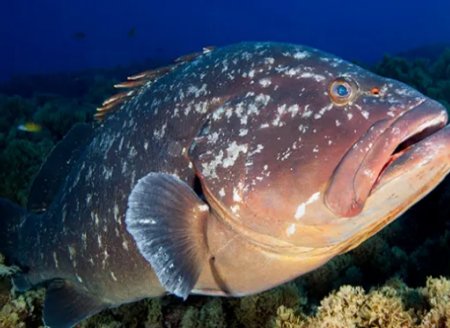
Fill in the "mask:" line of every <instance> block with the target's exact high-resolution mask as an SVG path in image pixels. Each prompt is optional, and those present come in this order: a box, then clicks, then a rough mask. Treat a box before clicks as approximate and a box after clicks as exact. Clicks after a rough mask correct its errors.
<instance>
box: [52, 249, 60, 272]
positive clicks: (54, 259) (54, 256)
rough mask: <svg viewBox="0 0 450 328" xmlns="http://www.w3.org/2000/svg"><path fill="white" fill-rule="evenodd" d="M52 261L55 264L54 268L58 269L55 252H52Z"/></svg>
mask: <svg viewBox="0 0 450 328" xmlns="http://www.w3.org/2000/svg"><path fill="white" fill-rule="evenodd" d="M53 261H54V262H55V268H56V269H58V268H59V262H58V257H57V256H56V252H53Z"/></svg>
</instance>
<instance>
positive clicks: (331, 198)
mask: <svg viewBox="0 0 450 328" xmlns="http://www.w3.org/2000/svg"><path fill="white" fill-rule="evenodd" d="M447 122H448V115H447V111H446V110H445V108H444V107H443V106H442V105H441V104H439V103H437V102H436V101H434V100H431V99H426V100H425V101H423V102H421V103H420V104H419V105H417V106H415V107H414V108H412V109H410V110H409V111H407V112H405V113H404V114H403V115H401V116H399V117H398V118H396V119H395V120H393V121H392V120H384V121H379V122H376V123H375V124H374V125H373V126H372V127H371V129H369V132H368V133H367V134H366V135H365V136H363V137H362V138H361V139H360V140H358V142H357V143H356V144H355V145H354V146H353V148H352V149H351V150H350V151H349V152H347V154H346V155H345V156H344V158H343V160H342V161H341V162H340V163H339V165H338V168H337V169H336V171H335V173H334V175H333V178H332V180H331V183H330V185H329V186H328V189H327V192H326V194H325V202H326V204H327V206H328V208H329V209H330V210H331V211H332V212H334V213H336V214H338V215H340V216H343V217H352V216H355V215H358V214H359V213H360V212H361V211H362V210H363V207H364V204H365V202H366V200H367V198H368V197H369V196H370V195H371V194H372V193H374V192H376V191H377V190H378V189H380V188H381V187H382V186H383V185H385V184H387V183H388V182H389V181H391V180H393V179H394V178H396V177H398V176H400V175H402V173H404V172H406V171H407V170H411V169H414V168H415V167H416V166H418V165H419V166H420V165H425V164H426V163H428V162H430V161H434V160H435V159H437V158H440V157H444V160H446V161H449V157H450V156H449V153H450V127H449V126H446V124H447ZM449 165H450V163H449ZM342 190H346V191H349V192H348V193H347V192H344V193H343V192H342Z"/></svg>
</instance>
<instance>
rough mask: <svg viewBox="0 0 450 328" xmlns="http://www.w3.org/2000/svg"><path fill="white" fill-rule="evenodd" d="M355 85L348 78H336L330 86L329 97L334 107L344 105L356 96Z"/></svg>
mask: <svg viewBox="0 0 450 328" xmlns="http://www.w3.org/2000/svg"><path fill="white" fill-rule="evenodd" d="M356 90H357V85H356V83H355V82H353V81H352V80H350V79H349V78H343V77H341V78H337V79H336V80H334V81H333V82H332V83H331V84H330V90H329V93H330V97H331V100H332V101H333V102H334V103H335V104H336V105H341V106H343V105H346V104H348V103H349V102H350V101H352V100H353V99H354V98H355V96H356Z"/></svg>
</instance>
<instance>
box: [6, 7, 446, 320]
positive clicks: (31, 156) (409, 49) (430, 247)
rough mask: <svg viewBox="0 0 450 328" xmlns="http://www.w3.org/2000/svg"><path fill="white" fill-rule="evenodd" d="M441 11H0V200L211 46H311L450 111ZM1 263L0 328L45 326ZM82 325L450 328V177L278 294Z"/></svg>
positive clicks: (114, 314) (133, 307) (126, 310)
mask: <svg viewBox="0 0 450 328" xmlns="http://www.w3.org/2000/svg"><path fill="white" fill-rule="evenodd" d="M448 13H450V2H449V1H405V0H396V1H387V0H379V1H370V2H369V1H367V2H357V1H283V2H282V1H268V0H266V1H239V2H237V1H214V0H210V1H158V2H157V1H145V0H130V1H128V2H124V1H117V0H115V1H104V0H101V1H95V2H94V1H92V0H91V1H87V0H78V1H69V0H68V1H52V0H39V1H23V0H17V1H9V2H6V1H3V2H2V3H1V10H0V41H1V42H0V44H1V51H0V197H5V198H8V199H11V200H13V201H16V202H18V203H19V204H22V205H24V204H25V203H26V200H27V194H28V191H29V188H30V185H31V182H32V180H33V177H34V176H35V174H36V173H37V171H38V169H39V167H40V165H41V164H42V162H43V161H44V160H45V158H46V155H47V154H48V153H49V151H50V150H51V149H52V147H53V146H54V145H55V144H56V143H57V142H58V141H59V140H61V138H62V137H63V136H64V135H65V133H67V132H68V131H69V129H70V127H71V126H72V125H73V124H75V123H76V122H86V121H93V114H94V113H95V109H96V108H97V107H98V106H99V105H100V104H101V103H102V101H103V100H105V99H106V98H107V97H108V96H110V95H112V94H114V93H115V90H114V88H113V85H114V84H116V83H118V82H120V81H122V80H124V79H126V76H128V75H131V74H134V73H137V72H139V71H142V70H147V69H150V68H154V67H158V66H161V65H166V64H168V63H170V62H171V61H172V60H173V59H174V58H176V57H178V56H181V55H184V54H187V53H190V52H194V51H198V50H201V49H202V47H204V46H209V45H213V46H222V45H226V44H230V43H233V42H240V41H283V42H290V43H298V44H305V45H308V46H312V47H317V48H319V49H321V50H325V51H328V52H330V53H333V54H336V55H338V56H341V57H343V58H344V59H347V60H351V61H354V62H356V63H358V64H359V65H361V66H363V67H365V68H367V69H370V70H372V71H374V72H376V73H378V74H380V75H382V76H386V77H392V78H394V79H398V80H400V81H403V82H405V83H407V84H409V85H411V86H413V87H415V88H417V89H418V90H419V91H421V92H423V93H424V94H426V95H428V96H430V97H431V98H433V99H436V100H438V101H439V102H441V103H442V104H443V105H444V106H446V108H447V110H449V111H450V20H449V14H448ZM30 122H32V123H34V124H35V126H34V127H33V125H27V124H30ZM0 219H1V218H0ZM3 261H4V259H3V257H2V256H1V255H0V277H2V276H4V278H3V279H0V327H1V328H9V327H41V326H42V323H41V317H40V315H41V309H42V298H43V291H42V290H34V291H31V292H27V293H24V294H18V293H15V292H13V291H11V285H10V283H9V279H8V278H7V275H8V274H9V272H8V268H7V267H5V266H3V265H2V263H3ZM81 327H146V328H150V327H152V328H153V327H155V328H156V327H184V328H188V327H204V328H210V327H211V328H212V327H289V328H297V327H302V328H303V327H342V328H344V327H450V179H449V178H447V179H446V180H445V181H444V182H443V183H442V184H440V185H439V186H438V187H437V188H436V189H435V190H434V191H433V192H432V193H431V194H430V195H428V196H427V197H426V198H425V199H424V200H422V201H421V202H419V203H418V204H417V205H416V206H414V207H413V208H412V209H411V210H409V211H408V212H407V213H406V214H404V215H403V216H402V217H400V218H399V219H397V220H396V221H395V222H394V223H393V224H391V225H390V226H388V227H387V228H385V229H384V230H382V231H381V232H380V233H378V234H376V235H375V236H374V237H372V238H370V239H369V240H367V241H366V242H365V243H364V244H362V245H361V246H359V247H358V248H357V249H355V250H353V251H351V252H350V253H347V254H344V255H341V256H339V257H337V258H335V259H333V260H332V261H330V262H329V263H328V264H327V265H325V266H323V267H321V268H319V269H318V270H316V271H314V272H311V273H309V274H307V275H304V276H302V277H300V278H298V279H296V280H295V281H293V282H290V283H288V284H285V285H283V286H281V287H278V288H275V289H273V290H270V291H268V292H265V293H261V294H258V295H255V296H250V297H244V298H230V299H227V298H211V297H203V296H192V297H189V299H188V300H187V301H182V300H180V299H178V298H176V297H172V296H167V297H164V298H161V299H149V300H144V301H141V302H138V303H133V304H129V305H124V306H121V307H119V308H117V309H113V310H108V311H104V312H102V313H101V314H99V315H97V316H95V317H93V318H90V319H88V320H87V321H85V322H84V323H82V324H81Z"/></svg>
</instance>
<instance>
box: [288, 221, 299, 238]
mask: <svg viewBox="0 0 450 328" xmlns="http://www.w3.org/2000/svg"><path fill="white" fill-rule="evenodd" d="M296 229H297V227H296V225H295V223H292V224H291V225H290V226H289V227H288V228H287V229H286V235H288V236H292V235H293V234H294V233H295V230H296Z"/></svg>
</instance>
